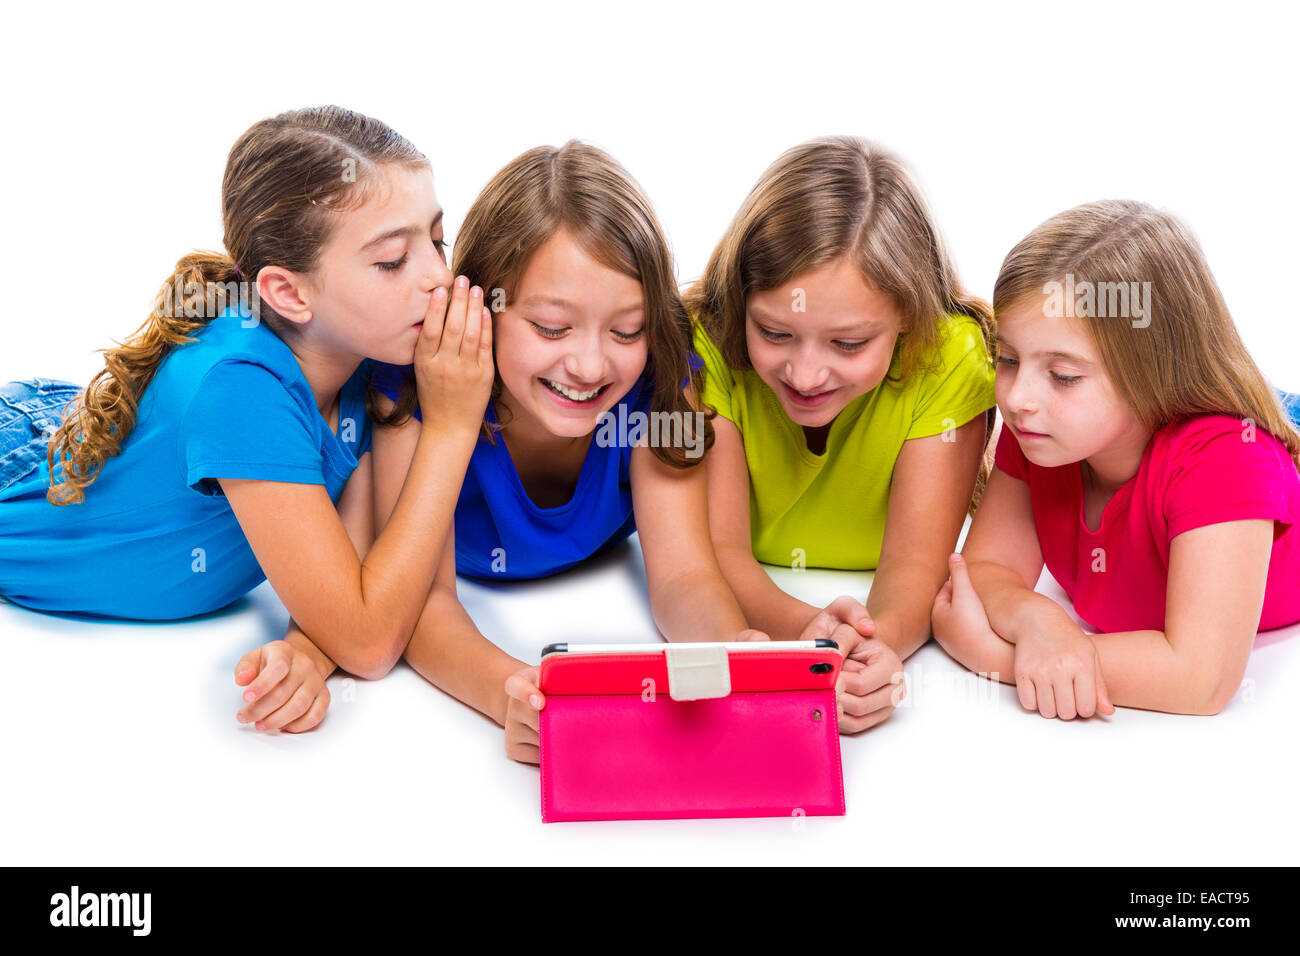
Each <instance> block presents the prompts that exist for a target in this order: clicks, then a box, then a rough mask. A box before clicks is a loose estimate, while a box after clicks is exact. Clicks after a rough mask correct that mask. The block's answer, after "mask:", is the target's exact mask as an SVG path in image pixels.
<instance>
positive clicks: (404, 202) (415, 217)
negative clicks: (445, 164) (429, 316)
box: [303, 166, 452, 365]
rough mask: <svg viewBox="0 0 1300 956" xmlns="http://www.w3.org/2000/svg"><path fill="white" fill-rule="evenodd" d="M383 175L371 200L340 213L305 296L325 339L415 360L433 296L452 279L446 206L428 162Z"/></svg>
mask: <svg viewBox="0 0 1300 956" xmlns="http://www.w3.org/2000/svg"><path fill="white" fill-rule="evenodd" d="M375 175H376V176H377V177H378V182H377V183H376V188H375V189H374V191H373V193H372V195H371V196H370V197H369V198H368V199H367V201H366V202H365V203H364V204H362V205H361V206H359V207H357V208H356V209H352V210H349V211H347V212H345V213H342V214H341V215H340V216H339V218H338V221H337V223H336V224H335V227H334V230H333V232H332V233H331V235H330V237H329V239H328V240H327V241H326V243H325V244H324V246H322V248H321V252H320V258H319V261H318V265H317V267H316V268H315V269H314V270H313V271H312V273H311V274H310V275H307V276H304V277H303V286H304V292H303V295H304V298H306V300H307V302H308V303H309V305H310V307H311V319H312V321H311V333H310V334H311V335H312V336H313V338H314V340H315V341H316V342H317V343H318V344H320V345H323V346H326V347H328V348H330V349H332V350H337V351H339V352H343V353H345V354H349V355H358V356H363V357H366V358H374V359H379V360H380V361H384V362H391V363H393V364H396V365H408V364H410V363H411V362H412V361H413V360H414V356H415V345H416V342H417V341H418V339H419V337H420V329H419V323H420V322H421V321H422V320H423V319H424V314H425V311H426V310H427V309H428V307H429V298H430V296H431V295H432V294H433V291H434V289H436V288H437V287H438V286H450V285H451V282H452V274H451V271H450V270H449V269H448V268H447V261H446V257H445V255H444V245H445V243H444V241H443V229H442V209H441V208H440V207H439V205H438V200H437V197H436V196H435V195H434V191H433V175H432V173H430V172H429V170H428V169H421V168H414V169H412V168H406V167H399V166H387V167H381V168H380V169H379V170H378V171H377V172H376V174H375Z"/></svg>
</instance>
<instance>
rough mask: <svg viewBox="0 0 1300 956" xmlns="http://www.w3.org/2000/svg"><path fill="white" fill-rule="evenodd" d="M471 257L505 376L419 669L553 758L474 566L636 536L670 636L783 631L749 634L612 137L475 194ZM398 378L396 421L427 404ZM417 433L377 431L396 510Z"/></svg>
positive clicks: (703, 442) (651, 257) (652, 229)
mask: <svg viewBox="0 0 1300 956" xmlns="http://www.w3.org/2000/svg"><path fill="white" fill-rule="evenodd" d="M455 266H456V269H457V270H458V271H461V272H464V273H465V274H466V275H470V276H473V277H474V278H475V279H477V280H478V281H480V282H481V283H482V284H483V287H484V288H485V289H486V290H488V304H489V306H490V307H491V310H492V312H493V317H494V325H495V330H494V337H495V341H496V363H497V379H496V382H495V384H494V387H493V392H492V400H491V404H490V405H489V407H488V412H487V415H486V418H485V422H484V434H483V436H482V437H481V438H480V440H479V442H478V443H477V445H476V446H475V448H474V453H473V458H472V460H471V463H470V466H469V472H468V475H467V478H466V482H465V486H464V489H463V490H462V492H461V495H460V501H459V504H458V505H457V510H456V524H455V533H454V535H452V536H451V538H452V541H451V542H449V543H448V550H447V552H446V553H445V555H444V557H443V560H442V562H441V563H440V564H439V568H438V576H437V580H436V582H435V584H434V588H433V592H432V593H431V594H430V595H429V604H428V606H427V607H426V608H425V613H424V616H423V617H421V619H420V622H419V625H418V626H417V628H416V632H415V634H414V636H413V637H412V638H411V642H410V644H409V646H408V647H407V650H406V659H407V661H408V662H410V663H411V665H412V666H413V667H415V669H416V670H417V671H419V672H420V673H421V674H423V675H424V676H425V677H426V678H428V679H429V680H430V681H431V682H433V683H434V684H436V685H437V686H439V687H440V688H442V689H443V690H445V691H447V692H448V693H450V694H452V695H454V696H455V697H457V698H459V699H460V700H462V701H465V702H466V703H468V704H470V705H471V706H473V707H475V708H477V709H478V710H480V711H481V712H483V713H485V714H487V715H489V716H491V717H492V718H493V719H494V720H496V721H497V722H498V723H499V724H502V725H503V726H504V727H505V730H506V750H507V752H508V753H509V754H510V755H511V756H512V757H514V758H515V759H518V760H523V761H529V762H537V759H538V748H537V724H538V710H539V709H540V707H541V706H543V705H544V701H543V699H542V695H541V692H540V691H539V690H538V689H537V686H536V684H537V670H536V668H535V667H530V666H528V665H526V664H525V663H524V662H523V661H519V660H516V659H515V658H513V657H511V656H510V655H509V654H507V653H506V652H504V651H502V650H501V649H500V648H498V647H497V646H496V645H494V644H492V643H491V642H490V641H489V640H487V639H486V638H484V637H483V635H482V634H480V633H479V631H478V628H477V627H475V625H474V622H473V621H472V620H470V618H469V616H468V615H467V614H466V613H465V610H464V608H463V607H462V606H461V604H460V602H459V601H458V600H457V598H456V583H455V574H454V571H455V570H457V569H460V570H462V571H465V572H467V573H469V574H473V575H475V576H478V577H486V578H493V579H496V578H519V577H536V576H538V575H543V574H551V573H554V572H556V571H560V570H563V569H564V568H567V567H570V566H571V565H573V564H574V563H576V562H578V561H581V560H583V559H585V558H587V557H589V556H591V555H592V554H594V553H596V552H598V551H600V550H601V549H603V548H605V547H608V546H609V545H610V544H612V543H614V542H617V541H620V540H622V539H623V538H624V537H626V536H627V535H628V534H629V533H631V531H632V530H633V528H634V527H635V529H636V530H637V532H638V533H639V535H640V539H641V547H642V552H643V553H644V555H645V562H646V577H647V580H648V584H649V589H650V604H651V609H652V611H653V614H654V618H655V622H656V624H657V625H658V626H659V629H660V630H661V631H662V632H663V633H664V635H665V636H666V637H667V638H668V639H669V640H673V641H678V640H709V641H718V640H749V639H756V638H758V639H763V638H765V635H760V634H758V632H756V631H752V630H749V629H748V628H747V627H746V624H745V620H744V617H743V616H742V614H741V612H740V608H739V606H738V605H737V603H736V600H735V597H734V596H733V595H732V593H731V591H730V590H729V589H728V587H727V585H726V583H725V581H724V580H723V578H722V575H721V572H720V571H719V569H718V563H717V559H716V558H715V556H714V553H713V546H712V544H711V542H710V540H709V531H708V511H707V504H706V499H705V475H704V469H703V468H700V467H698V466H699V464H700V463H701V461H702V459H703V454H704V452H705V451H706V449H707V447H708V445H709V444H710V443H711V441H712V426H711V425H710V424H709V422H708V421H707V418H706V417H705V416H704V414H703V413H700V412H697V411H696V410H695V409H694V408H693V407H692V405H691V404H690V399H689V397H688V395H687V394H686V393H684V392H683V382H684V381H685V380H686V379H687V378H688V376H689V374H690V369H689V365H688V354H689V348H690V324H689V320H688V318H687V315H686V311H685V309H684V307H683V306H682V303H681V300H680V299H679V297H678V294H677V287H676V283H675V281H674V277H673V268H672V259H671V255H670V253H669V251H668V246H667V243H666V241H665V239H664V236H663V232H662V230H661V229H660V227H659V224H658V222H657V220H656V218H655V215H654V212H653V210H652V209H651V207H650V204H649V201H648V200H647V199H646V198H645V196H644V194H643V193H642V191H641V189H640V187H639V186H637V184H636V183H635V182H634V181H633V180H632V178H631V177H630V176H629V175H628V173H627V172H626V171H625V170H624V169H623V168H622V167H621V166H619V165H618V164H617V163H616V162H615V161H614V160H613V159H612V158H610V157H609V156H608V155H607V154H605V153H604V152H602V151H601V150H599V149H596V148H594V147H592V146H588V145H586V144H583V143H579V142H576V141H575V142H570V143H568V144H566V145H565V146H564V147H562V148H560V149H554V148H550V147H539V148H537V149H533V150H530V151H529V152H527V153H524V154H523V155H522V156H520V157H518V158H517V159H515V160H514V161H513V162H511V163H510V164H508V165H507V166H506V167H505V169H503V170H502V171H501V172H499V173H498V174H497V175H496V176H495V177H494V178H493V179H492V181H491V182H490V183H489V184H488V185H487V187H486V188H485V189H484V190H483V192H482V194H481V195H480V196H479V197H478V199H477V200H475V202H474V204H473V206H472V207H471V208H470V210H469V213H468V214H467V216H466V219H465V223H464V226H463V227H462V229H461V232H460V234H459V236H458V239H457V242H456V253H455ZM389 385H390V387H389V392H390V394H391V395H394V396H396V397H397V402H396V405H397V407H396V408H393V409H392V411H393V412H395V413H396V412H400V411H402V410H403V409H404V408H405V409H407V410H409V409H410V408H411V406H412V402H411V400H410V396H409V391H410V389H409V387H408V388H406V389H404V390H403V391H404V393H405V394H403V393H399V392H398V391H397V390H396V389H395V388H392V387H391V385H392V381H391V379H390V380H389ZM392 404H393V403H388V404H385V403H380V404H379V405H378V406H377V407H378V408H379V409H381V410H388V409H389V406H391V405H392ZM413 427H415V426H414V425H413V424H410V423H408V425H406V426H402V429H411V428H413ZM402 429H389V428H380V429H378V431H377V434H376V438H375V443H376V452H375V455H376V458H375V469H376V472H375V473H376V483H377V486H378V487H377V489H376V501H377V507H378V513H379V514H380V515H381V516H382V515H383V514H384V513H385V511H386V502H387V501H392V500H394V499H395V497H396V494H397V491H398V490H399V489H401V488H402V487H403V481H404V477H405V476H404V464H405V462H404V460H403V458H404V456H403V455H400V454H394V455H393V456H392V457H391V458H390V457H389V452H388V447H389V446H388V442H389V441H390V440H391V438H390V436H389V435H387V434H385V433H388V432H393V431H398V432H399V433H400V431H401V430H402ZM411 434H414V432H412V433H411ZM380 435H383V436H384V437H383V439H382V441H383V442H384V443H385V445H384V448H383V449H381V448H380V442H381V438H380ZM410 442H411V440H410V439H407V447H408V448H409V447H410ZM394 444H395V443H394ZM408 454H409V453H408ZM453 556H454V564H453Z"/></svg>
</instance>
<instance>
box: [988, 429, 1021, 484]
mask: <svg viewBox="0 0 1300 956" xmlns="http://www.w3.org/2000/svg"><path fill="white" fill-rule="evenodd" d="M993 464H994V465H996V466H997V467H998V468H1001V469H1002V470H1003V471H1005V472H1006V473H1007V474H1008V475H1010V476H1011V477H1012V478H1019V479H1020V480H1021V481H1028V480H1029V462H1028V461H1027V460H1026V459H1025V453H1024V452H1023V451H1021V450H1020V442H1018V441H1016V436H1015V435H1013V434H1011V429H1010V428H1008V427H1007V425H1006V422H1003V423H1002V432H1001V434H999V435H998V447H997V448H996V449H995V450H994V452H993Z"/></svg>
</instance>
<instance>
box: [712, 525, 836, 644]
mask: <svg viewBox="0 0 1300 956" xmlns="http://www.w3.org/2000/svg"><path fill="white" fill-rule="evenodd" d="M718 563H719V565H720V566H721V568H722V574H723V577H724V578H725V579H726V582H727V584H728V585H729V586H730V588H731V590H732V592H733V593H734V594H735V597H736V600H737V601H738V602H739V604H740V610H741V613H742V614H743V615H744V617H745V621H746V622H747V623H748V624H749V626H750V627H753V628H757V629H758V630H760V631H762V632H763V633H765V634H767V635H768V637H770V638H772V640H774V641H795V640H798V639H799V637H800V636H801V635H802V634H803V631H804V628H806V627H807V626H808V622H810V621H811V620H812V619H813V618H814V617H816V616H817V613H818V612H819V611H820V610H821V609H820V608H816V607H813V606H812V605H811V604H807V603H805V602H804V601H800V600H799V599H798V598H797V597H794V596H793V595H790V594H787V593H786V592H785V591H783V590H781V588H780V586H778V585H777V583H776V582H775V581H773V580H772V579H771V578H770V577H769V576H768V574H767V572H766V571H765V570H764V569H763V566H762V565H761V564H759V563H758V561H757V560H756V559H755V558H754V555H753V553H752V552H750V551H749V550H748V549H743V550H742V549H734V548H731V549H729V548H725V547H720V548H719V549H718Z"/></svg>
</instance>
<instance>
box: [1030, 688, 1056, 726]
mask: <svg viewBox="0 0 1300 956" xmlns="http://www.w3.org/2000/svg"><path fill="white" fill-rule="evenodd" d="M1034 693H1035V694H1036V695H1037V696H1038V712H1039V713H1040V714H1042V715H1043V716H1044V717H1049V718H1050V717H1055V716H1056V697H1055V696H1054V695H1053V694H1052V685H1051V683H1050V682H1049V681H1046V680H1044V681H1035V682H1034Z"/></svg>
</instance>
